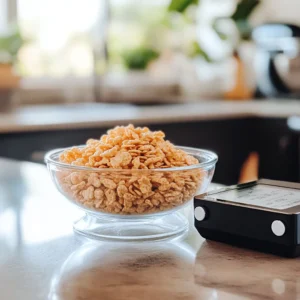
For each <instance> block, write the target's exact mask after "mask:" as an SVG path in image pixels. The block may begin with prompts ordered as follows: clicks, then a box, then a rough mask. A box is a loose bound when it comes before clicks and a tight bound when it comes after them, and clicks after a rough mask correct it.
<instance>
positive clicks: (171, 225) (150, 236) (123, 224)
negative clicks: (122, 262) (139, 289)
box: [73, 212, 188, 242]
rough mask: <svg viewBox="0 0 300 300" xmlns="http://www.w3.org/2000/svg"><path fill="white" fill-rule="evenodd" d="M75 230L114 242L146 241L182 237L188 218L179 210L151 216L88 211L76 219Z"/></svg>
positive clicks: (185, 230) (84, 234) (88, 235)
mask: <svg viewBox="0 0 300 300" xmlns="http://www.w3.org/2000/svg"><path fill="white" fill-rule="evenodd" d="M73 228H74V231H75V232H76V233H78V234H80V235H83V236H85V237H88V238H92V239H98V240H104V241H114V242H147V241H157V240H169V239H175V238H178V237H181V236H182V235H184V234H185V233H186V232H187V231H188V220H187V219H186V217H184V216H183V215H182V214H181V213H180V212H174V213H172V214H169V215H164V216H153V217H151V218H149V217H148V218H138V219H130V220H128V219H122V218H116V217H105V218H99V217H95V216H92V215H89V214H86V215H85V216H84V217H82V218H81V219H80V220H78V221H77V222H75V223H74V226H73Z"/></svg>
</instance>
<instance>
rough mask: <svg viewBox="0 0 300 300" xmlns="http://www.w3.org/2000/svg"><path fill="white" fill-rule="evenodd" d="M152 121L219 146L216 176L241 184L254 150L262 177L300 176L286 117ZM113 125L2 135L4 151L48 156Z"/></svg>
mask: <svg viewBox="0 0 300 300" xmlns="http://www.w3.org/2000/svg"><path fill="white" fill-rule="evenodd" d="M137 125H147V126H149V127H150V128H151V129H152V130H163V131H164V132H165V133H166V136H167V138H168V139H169V140H170V141H171V142H173V143H175V144H177V145H184V146H191V147H199V148H205V149H210V150H212V151H215V152H216V153H217V154H218V156H219V162H218V164H217V168H216V172H215V177H214V181H215V182H219V183H222V184H227V185H228V184H235V183H237V181H238V178H239V174H240V169H241V166H242V164H243V162H244V161H245V159H246V158H247V156H248V155H249V153H250V152H252V151H257V152H258V154H259V157H260V169H259V176H260V177H264V178H271V179H278V180H288V181H298V180H299V161H298V153H299V149H298V138H297V134H296V133H295V132H292V131H291V130H290V129H289V128H288V126H287V120H286V119H285V118H257V117H249V118H234V119H228V118H227V119H217V120H214V119H213V120H212V119H211V120H199V121H191V122H173V123H161V124H148V123H144V124H143V123H137ZM107 129H108V128H106V127H100V128H86V129H68V130H52V131H36V132H34V131H32V132H22V133H16V132H15V133H7V134H0V145H1V147H0V156H2V157H8V158H13V159H17V160H26V161H35V162H36V161H38V162H42V161H43V155H44V153H45V152H46V151H48V150H51V149H53V148H59V147H67V146H72V145H78V144H83V143H85V141H86V140H87V139H88V138H91V137H93V138H99V137H100V136H101V135H102V134H103V133H105V132H106V130H107Z"/></svg>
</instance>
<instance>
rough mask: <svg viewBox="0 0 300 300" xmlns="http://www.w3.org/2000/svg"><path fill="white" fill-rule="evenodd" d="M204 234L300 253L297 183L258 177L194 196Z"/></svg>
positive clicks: (286, 253)
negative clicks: (251, 180)
mask: <svg viewBox="0 0 300 300" xmlns="http://www.w3.org/2000/svg"><path fill="white" fill-rule="evenodd" d="M194 208H195V211H194V214H195V227H196V229H197V230H198V232H199V233H200V234H201V236H203V237H204V238H206V239H208V240H214V241H218V242H224V243H228V244H231V245H236V246H241V247H245V248H250V249H254V250H259V251H263V252H269V253H273V254H277V255H281V256H287V257H296V256H299V255H300V216H299V214H300V183H292V182H284V181H274V180H267V179H260V180H258V181H253V182H249V183H245V184H239V185H235V186H230V187H226V188H222V189H218V190H214V191H211V192H208V193H205V194H202V195H198V196H196V197H195V199H194Z"/></svg>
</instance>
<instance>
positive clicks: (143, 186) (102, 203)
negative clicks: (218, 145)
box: [45, 147, 218, 241]
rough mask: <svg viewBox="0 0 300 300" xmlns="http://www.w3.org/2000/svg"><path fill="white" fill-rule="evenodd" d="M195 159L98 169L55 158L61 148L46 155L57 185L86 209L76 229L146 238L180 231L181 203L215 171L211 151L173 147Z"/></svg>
mask: <svg viewBox="0 0 300 300" xmlns="http://www.w3.org/2000/svg"><path fill="white" fill-rule="evenodd" d="M177 148H178V149H182V150H184V151H185V152H187V153H188V154H190V155H192V156H194V157H196V158H197V159H198V161H199V163H198V164H195V165H191V166H184V167H175V168H164V169H146V170H145V169H98V168H90V167H81V166H73V165H69V164H65V163H61V162H59V156H60V154H61V153H62V152H63V151H64V150H66V149H56V150H52V151H50V152H48V153H47V154H46V156H45V162H46V163H47V166H48V169H49V171H50V174H51V177H52V179H53V181H54V183H55V185H56V187H57V188H58V190H59V191H60V192H61V193H62V194H63V195H64V196H65V197H66V198H67V199H69V200H70V201H71V202H72V203H74V204H76V205H77V206H78V207H80V208H81V209H82V210H84V211H85V213H86V214H85V216H84V217H83V218H82V219H80V220H79V221H77V222H76V223H74V230H75V232H77V233H79V234H82V235H85V236H87V237H90V238H97V239H102V240H113V241H116V240H118V241H151V240H159V239H170V238H175V237H178V236H180V235H182V234H184V233H185V232H186V231H187V229H188V220H187V218H186V217H184V216H183V214H182V213H180V211H179V210H180V209H181V208H183V207H184V206H185V205H186V204H188V203H189V202H190V200H192V199H193V197H194V196H195V195H196V194H199V193H203V192H205V191H206V189H207V187H208V185H209V183H210V182H211V179H212V177H213V174H214V170H215V165H216V162H217V160H218V157H217V155H216V154H215V153H213V152H211V151H207V150H202V149H195V148H190V147H177Z"/></svg>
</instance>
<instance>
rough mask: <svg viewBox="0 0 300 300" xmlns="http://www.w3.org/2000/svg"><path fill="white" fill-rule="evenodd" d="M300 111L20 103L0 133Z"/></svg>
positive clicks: (210, 104)
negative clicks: (27, 104) (32, 104)
mask: <svg viewBox="0 0 300 300" xmlns="http://www.w3.org/2000/svg"><path fill="white" fill-rule="evenodd" d="M292 115H300V101H297V100H267V101H235V102H230V101H215V100H211V101H205V102H199V103H186V104H166V105H152V106H136V105H131V104H103V103H88V104H87V103H85V104H64V105H36V106H23V107H22V106H21V107H18V108H16V109H15V110H13V111H11V112H6V113H0V133H12V132H24V131H43V130H53V129H80V128H98V127H111V126H114V125H119V124H128V123H130V122H133V123H136V124H138V123H147V124H155V123H169V122H187V121H198V120H211V119H228V118H245V117H276V118H286V117H289V116H292Z"/></svg>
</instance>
